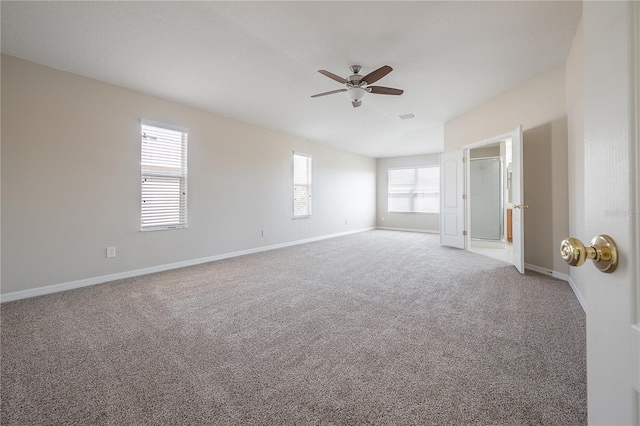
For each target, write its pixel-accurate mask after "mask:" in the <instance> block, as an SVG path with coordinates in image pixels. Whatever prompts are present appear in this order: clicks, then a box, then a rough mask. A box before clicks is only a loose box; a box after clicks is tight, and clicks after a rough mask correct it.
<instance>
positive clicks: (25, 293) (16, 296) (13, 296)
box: [0, 228, 376, 303]
mask: <svg viewBox="0 0 640 426" xmlns="http://www.w3.org/2000/svg"><path fill="white" fill-rule="evenodd" d="M373 229H376V228H363V229H357V230H354V231H346V232H339V233H336V234H329V235H322V236H320V237H313V238H307V239H304V240H296V241H290V242H286V243H280V244H273V245H270V246H263V247H256V248H253V249H248V250H240V251H234V252H231V253H223V254H218V255H214V256H208V257H201V258H199V259H191V260H185V261H182V262H175V263H168V264H165V265H158V266H151V267H149V268H142V269H136V270H133V271H125V272H118V273H115V274H109V275H102V276H99V277H92V278H85V279H82V280H77V281H70V282H67V283H60V284H52V285H47V286H44V287H38V288H32V289H29V290H21V291H14V292H11V293H7V294H2V295H0V303H4V302H11V301H14V300H20V299H27V298H29V297H36V296H43V295H45V294H51V293H58V292H60V291H66V290H72V289H74V288H80V287H88V286H91V285H95V284H102V283H106V282H110V281H115V280H121V279H124V278H131V277H137V276H140V275H147V274H153V273H155V272H162V271H168V270H171V269H178V268H184V267H186V266H193V265H199V264H201V263H207V262H213V261H216V260H222V259H229V258H231V257H237V256H244V255H247V254H253V253H259V252H262V251H268V250H275V249H279V248H284V247H290V246H295V245H298V244H306V243H312V242H314V241H320V240H326V239H329V238H336V237H342V236H344V235H349V234H356V233H359V232H365V231H371V230H373Z"/></svg>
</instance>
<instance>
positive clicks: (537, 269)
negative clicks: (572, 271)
mask: <svg viewBox="0 0 640 426" xmlns="http://www.w3.org/2000/svg"><path fill="white" fill-rule="evenodd" d="M524 268H525V269H528V270H530V271H533V272H539V273H541V274H544V275H549V276H550V277H553V278H557V279H559V280H562V281H569V275H567V274H563V273H561V272H556V271H552V270H549V269H547V268H541V267H540V266H536V265H532V264H530V263H525V264H524Z"/></svg>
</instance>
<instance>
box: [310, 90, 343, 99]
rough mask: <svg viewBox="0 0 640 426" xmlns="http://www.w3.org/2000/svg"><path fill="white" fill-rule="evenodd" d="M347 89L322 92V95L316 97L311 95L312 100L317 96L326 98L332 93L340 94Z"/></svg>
mask: <svg viewBox="0 0 640 426" xmlns="http://www.w3.org/2000/svg"><path fill="white" fill-rule="evenodd" d="M346 91H347V89H338V90H332V91H330V92H324V93H318V94H317V95H311V97H312V98H317V97H319V96H327V95H333V94H334V93H340V92H346Z"/></svg>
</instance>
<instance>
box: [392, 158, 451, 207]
mask: <svg viewBox="0 0 640 426" xmlns="http://www.w3.org/2000/svg"><path fill="white" fill-rule="evenodd" d="M388 211H389V212H399V213H439V212H440V167H438V166H421V167H404V168H396V169H389V199H388Z"/></svg>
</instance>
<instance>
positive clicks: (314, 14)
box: [1, 1, 582, 157]
mask: <svg viewBox="0 0 640 426" xmlns="http://www.w3.org/2000/svg"><path fill="white" fill-rule="evenodd" d="M581 11H582V5H581V3H580V2H561V1H540V2H538V1H517V2H464V1H460V2H457V1H454V2H438V1H430V2H402V1H385V2H368V1H355V2H342V1H336V2H314V1H298V2H288V1H285V2H279V1H276V2H272V1H258V2H237V1H233V2H218V1H215V2H128V1H123V2H56V1H48V2H31V1H18V2H7V1H3V2H2V4H1V15H2V16H1V19H2V39H1V41H2V53H6V54H8V55H12V56H16V57H19V58H23V59H26V60H29V61H33V62H37V63H41V64H44V65H48V66H51V67H54V68H58V69H61V70H65V71H69V72H72V73H76V74H80V75H83V76H87V77H91V78H95V79H98V80H102V81H105V82H108V83H112V84H116V85H119V86H124V87H127V88H131V89H134V90H138V91H141V92H144V93H149V94H153V95H156V96H160V97H163V98H166V99H171V100H174V101H178V102H181V103H184V104H187V105H191V106H195V107H198V108H201V109H204V110H207V111H211V112H214V113H217V114H221V115H224V116H228V117H233V118H236V119H239V120H242V121H245V122H249V123H253V124H257V125H260V126H263V127H267V128H270V129H274V130H278V131H282V132H284V133H288V134H292V135H295V136H298V137H301V138H304V139H307V140H312V141H316V142H320V143H324V144H329V145H333V146H336V147H339V148H342V149H345V150H348V151H353V152H357V153H361V154H364V155H368V156H371V157H390V156H401V155H412V154H424V153H435V152H440V151H442V148H443V128H444V123H445V122H446V121H448V120H450V119H452V118H454V117H456V116H458V115H460V114H462V113H464V112H466V111H469V110H470V109H472V108H474V107H476V106H477V105H479V104H481V103H482V102H484V101H486V100H488V99H491V98H493V97H495V96H496V95H498V94H500V93H501V92H503V91H505V90H508V89H509V88H511V87H514V86H516V85H518V84H520V83H521V82H523V81H526V80H527V79H529V78H531V77H533V76H535V75H537V74H540V73H542V72H544V71H546V70H548V69H550V68H553V67H554V66H557V65H559V64H561V63H563V62H564V61H565V59H566V57H567V54H568V52H569V49H570V47H571V41H572V39H573V35H574V33H575V30H576V27H577V24H578V21H579V19H580V14H581ZM355 64H357V65H361V66H362V68H363V70H362V73H363V74H367V73H368V72H370V71H372V70H374V69H376V68H378V67H380V66H382V65H390V66H391V67H393V68H394V71H393V72H391V73H390V74H388V75H387V76H386V77H384V78H383V79H381V80H380V81H378V82H376V83H375V85H381V86H388V87H397V88H400V89H404V94H402V95H401V96H387V95H375V94H367V95H366V96H365V98H364V100H363V103H362V106H361V107H360V108H353V107H352V105H351V103H350V101H349V100H348V99H347V98H346V96H345V95H344V94H343V93H338V94H334V95H329V96H324V97H320V98H311V97H310V96H311V95H312V94H315V93H320V92H325V91H330V90H334V89H339V88H341V87H342V86H341V85H340V84H339V83H338V82H336V81H333V80H331V79H329V78H327V77H325V76H323V75H321V74H319V73H318V72H317V70H320V69H325V70H328V71H331V72H332V73H335V74H338V75H340V76H342V77H347V76H348V75H350V74H351V72H350V71H349V66H351V65H355ZM402 114H415V118H413V119H410V120H400V119H398V115H402ZM147 118H150V117H147ZM151 118H152V117H151ZM174 124H180V123H174Z"/></svg>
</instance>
